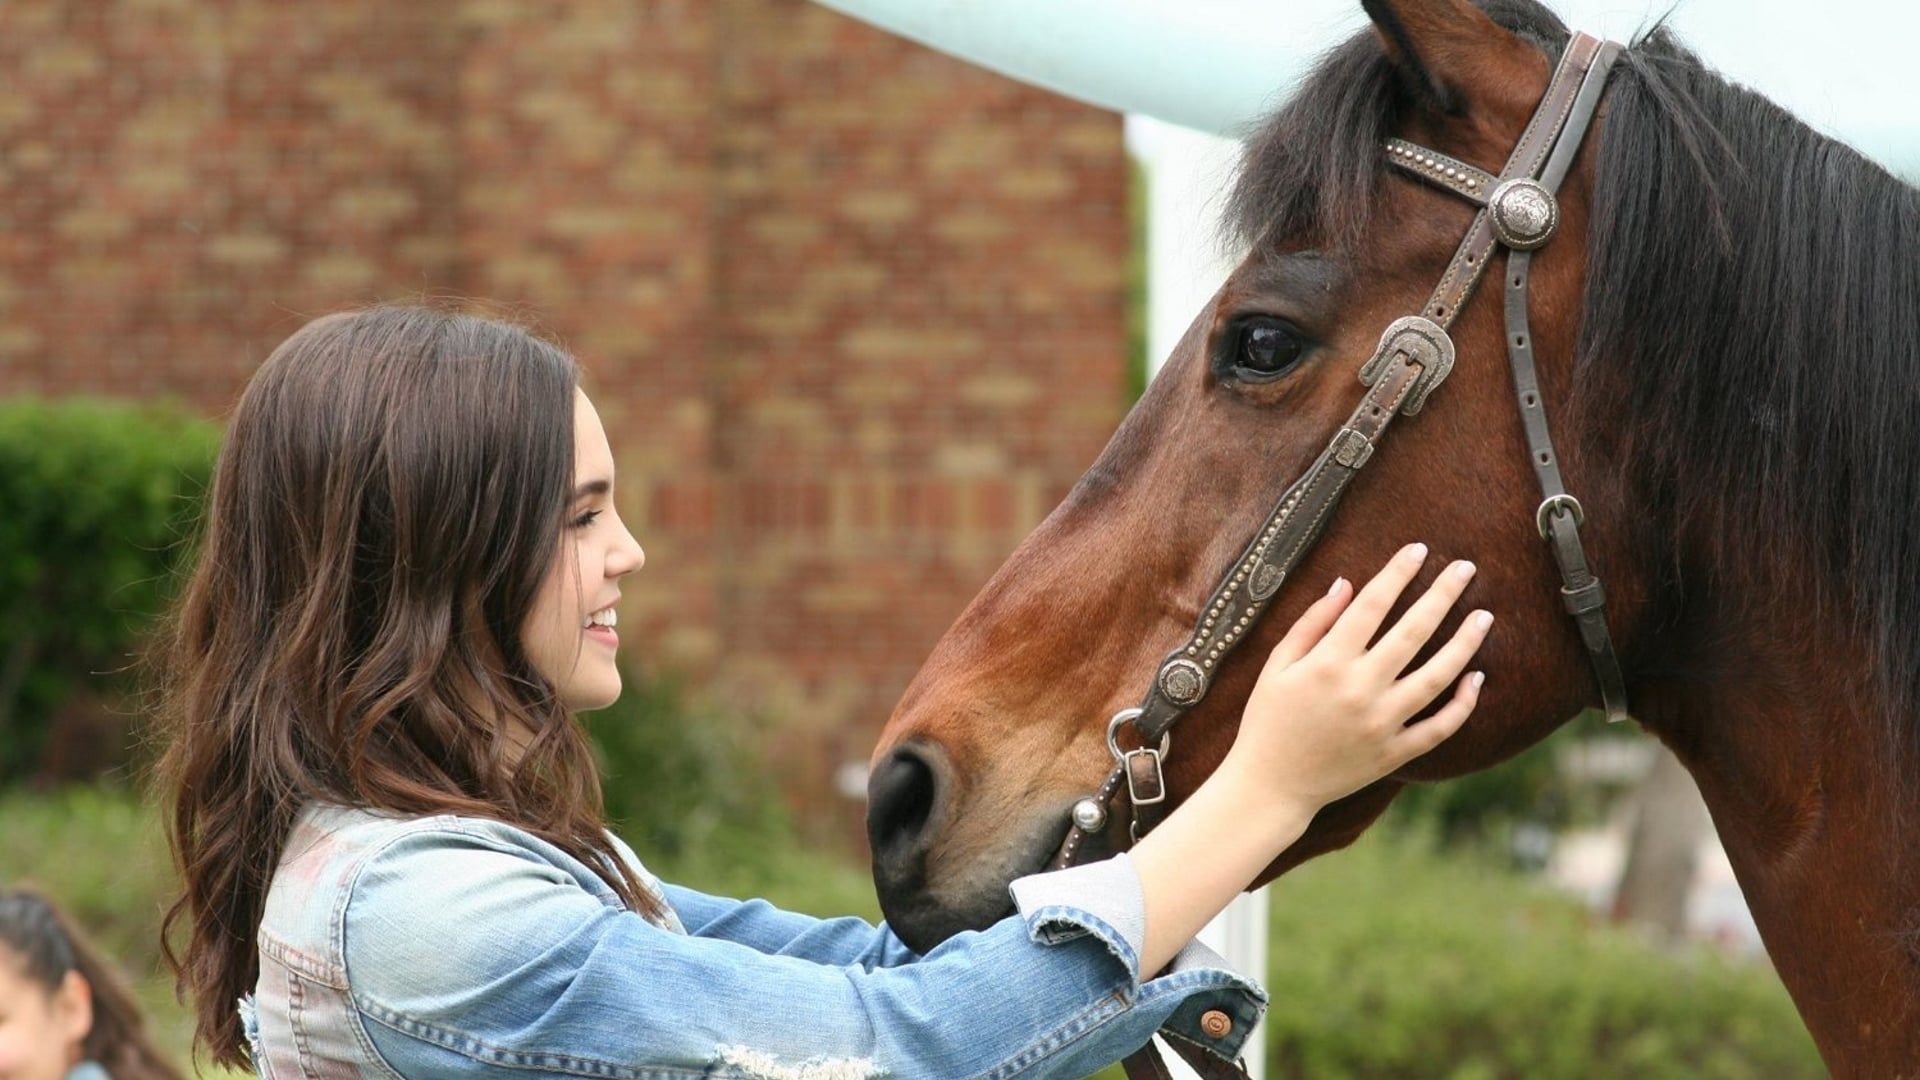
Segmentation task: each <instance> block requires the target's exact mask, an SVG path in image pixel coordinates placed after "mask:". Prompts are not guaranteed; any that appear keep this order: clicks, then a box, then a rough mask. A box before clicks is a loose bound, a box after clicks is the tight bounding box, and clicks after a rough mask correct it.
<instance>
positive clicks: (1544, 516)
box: [1506, 42, 1627, 722]
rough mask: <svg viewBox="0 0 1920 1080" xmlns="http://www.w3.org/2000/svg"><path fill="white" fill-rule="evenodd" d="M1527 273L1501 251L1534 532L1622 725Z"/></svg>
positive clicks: (1622, 703)
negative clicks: (1556, 441)
mask: <svg viewBox="0 0 1920 1080" xmlns="http://www.w3.org/2000/svg"><path fill="white" fill-rule="evenodd" d="M1619 55H1620V46H1619V45H1617V44H1615V43H1613V42H1607V43H1606V44H1605V45H1604V46H1602V47H1601V48H1600V50H1599V51H1598V53H1597V55H1596V56H1595V59H1594V62H1593V65H1592V67H1591V68H1590V69H1589V70H1588V72H1587V74H1586V77H1585V78H1584V79H1583V80H1582V81H1581V84H1580V90H1579V93H1578V94H1577V95H1576V97H1575V101H1574V106H1573V114H1572V118H1571V119H1570V120H1569V121H1568V124H1567V130H1566V132H1565V133H1564V135H1563V137H1562V138H1561V140H1560V142H1559V143H1558V144H1557V145H1556V146H1555V147H1554V149H1553V156H1552V157H1551V158H1550V159H1549V160H1548V161H1547V163H1546V167H1545V169H1544V170H1542V172H1541V174H1540V184H1541V186H1542V187H1544V188H1546V189H1547V190H1548V191H1549V192H1555V191H1558V190H1559V187H1560V181H1561V180H1563V179H1564V178H1565V177H1566V174H1567V170H1568V169H1569V168H1570V167H1571V166H1572V164H1573V157H1574V154H1575V153H1576V152H1578V150H1579V147H1580V142H1581V139H1582V137H1583V136H1584V135H1585V134H1586V129H1587V124H1588V122H1589V121H1590V120H1591V119H1592V116H1593V112H1594V108H1595V106H1596V104H1597V103H1598V101H1599V97H1600V92H1601V89H1602V87H1604V86H1605V84H1606V80H1607V73H1608V71H1609V70H1610V69H1611V68H1612V66H1613V63H1614V61H1615V60H1616V59H1618V58H1619ZM1532 267H1533V253H1532V252H1530V251H1509V252H1507V275H1506V328H1507V362H1508V366H1509V367H1510V368H1511V369H1512V371H1513V389H1514V393H1515V394H1516V395H1517V396H1518V398H1519V402H1520V420H1521V423H1522V426H1523V427H1524V429H1525V431H1526V436H1527V461H1528V462H1529V463H1530V464H1531V465H1532V466H1533V471H1534V477H1535V479H1537V480H1538V481H1539V483H1540V497H1541V503H1540V511H1539V515H1538V517H1539V523H1540V531H1541V533H1542V538H1543V539H1545V540H1547V541H1548V542H1549V543H1550V544H1551V550H1552V552H1553V558H1554V562H1555V563H1556V564H1557V565H1558V566H1559V568H1560V579H1561V586H1560V596H1561V600H1562V602H1563V603H1564V604H1565V605H1566V608H1567V613H1568V614H1569V615H1571V616H1573V620H1574V625H1575V627H1576V628H1577V629H1578V630H1579V632H1580V642H1581V644H1582V645H1583V646H1584V647H1585V648H1586V650H1587V657H1588V659H1589V660H1590V661H1591V663H1592V665H1593V671H1594V676H1595V678H1596V679H1597V680H1598V681H1599V683H1600V699H1601V701H1602V702H1603V703H1604V704H1605V706H1606V711H1607V719H1608V720H1609V721H1614V722H1618V721H1621V720H1625V719H1626V718H1627V683H1626V678H1625V676H1624V675H1623V674H1622V673H1621V671H1620V658H1619V656H1618V654H1616V653H1615V652H1614V649H1613V639H1612V636H1611V635H1610V634H1609V633H1608V631H1607V617H1606V591H1605V590H1604V589H1602V588H1601V587H1600V581H1599V579H1598V578H1596V577H1594V575H1593V572H1592V570H1591V569H1590V568H1589V566H1588V562H1587V553H1586V549H1585V547H1584V546H1582V545H1581V543H1580V523H1579V517H1580V514H1579V512H1578V511H1576V510H1575V509H1574V507H1577V506H1578V505H1579V503H1578V502H1577V501H1576V500H1574V499H1572V497H1571V496H1570V495H1568V493H1567V488H1566V481H1565V480H1564V479H1563V478H1562V477H1561V475H1560V458H1559V455H1558V454H1556V453H1555V452H1554V449H1553V437H1552V436H1551V435H1550V434H1549V433H1548V429H1547V413H1546V403H1545V401H1544V399H1543V398H1542V396H1541V394H1540V379H1539V373H1538V372H1537V371H1536V370H1535V368H1534V363H1533V333H1532V330H1531V329H1530V327H1529V324H1528V320H1527V284H1528V281H1529V275H1530V273H1531V271H1532Z"/></svg>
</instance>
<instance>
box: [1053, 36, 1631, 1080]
mask: <svg viewBox="0 0 1920 1080" xmlns="http://www.w3.org/2000/svg"><path fill="white" fill-rule="evenodd" d="M1620 51H1621V46H1620V45H1618V44H1617V43H1615V42H1611V41H1607V42H1603V41H1601V40H1600V39H1598V38H1595V37H1593V36H1591V35H1588V34H1584V33H1576V34H1574V35H1573V37H1572V38H1571V40H1570V41H1569V42H1568V44H1567V47H1566V49H1565V51H1564V52H1563V53H1562V55H1561V58H1560V63H1559V65H1558V66H1557V67H1556V68H1555V69H1554V73H1553V79H1552V81H1551V82H1550V83H1549V84H1548V86H1547V92H1546V95H1545V96H1544V97H1542V98H1541V100H1540V104H1539V106H1538V107H1537V108H1536V109H1535V111H1534V114H1533V118H1532V120H1530V121H1529V122H1528V124H1527V127H1526V130H1525V131H1524V132H1522V133H1521V136H1520V141H1519V143H1518V144H1517V145H1516V146H1515V147H1514V150H1513V153H1512V155H1511V156H1510V157H1509V158H1508V159H1507V163H1506V166H1505V167H1504V168H1503V169H1501V171H1500V175H1499V176H1492V175H1490V174H1488V173H1486V172H1484V171H1482V170H1480V169H1477V168H1475V167H1474V166H1472V165H1469V164H1466V163H1465V162H1462V161H1458V160H1455V159H1454V158H1451V157H1448V156H1447V155H1445V154H1442V153H1439V152H1437V151H1434V150H1429V149H1427V148H1425V147H1422V146H1418V145H1416V144H1414V143H1410V142H1407V141H1405V140H1403V139H1389V140H1387V142H1386V144H1385V146H1384V147H1383V153H1385V155H1386V159H1387V161H1388V162H1389V163H1391V164H1392V165H1394V166H1396V167H1398V168H1399V169H1401V170H1403V171H1404V172H1407V173H1409V174H1411V175H1413V176H1416V177H1418V178H1420V179H1421V180H1424V181H1426V182H1428V183H1430V184H1433V185H1434V186H1436V187H1439V188H1440V189H1442V190H1444V191H1448V192H1451V193H1453V194H1455V195H1457V196H1459V197H1461V198H1463V199H1465V200H1467V201H1468V202H1471V203H1473V204H1474V205H1475V206H1476V207H1478V210H1477V212H1476V213H1475V214H1474V217H1473V224H1472V225H1471V226H1470V227H1469V228H1468V230H1467V235H1466V237H1465V239H1463V240H1462V241H1461V242H1460V247H1459V249H1458V250H1456V251H1455V252H1454V256H1453V260H1452V261H1451V262H1450V263H1449V264H1448V266H1447V270H1446V273H1445V274H1444V275H1442V277H1441V278H1440V284H1439V285H1438V287H1436V288H1435V289H1434V291H1433V295H1432V296H1431V297H1430V298H1429V299H1428V300H1427V304H1426V306H1425V307H1424V308H1422V309H1421V312H1420V314H1418V315H1409V316H1406V317H1405V318H1401V319H1397V320H1395V321H1394V322H1393V323H1392V324H1390V325H1389V326H1388V327H1387V329H1386V332H1385V333H1384V334H1382V335H1381V338H1380V345H1379V347H1378V348H1377V349H1376V350H1375V351H1374V354H1373V356H1372V357H1371V358H1369V359H1368V360H1367V362H1366V363H1364V364H1362V365H1361V367H1360V372H1359V376H1360V383H1361V385H1363V386H1366V387H1367V388H1368V391H1367V393H1366V395H1365V396H1364V397H1363V398H1362V399H1361V401H1360V404H1359V406H1358V407H1356V408H1355V409H1354V411H1353V413H1352V415H1351V416H1349V417H1348V418H1347V421H1346V423H1345V424H1343V425H1341V427H1340V429H1339V431H1338V432H1336V433H1335V434H1334V436H1333V438H1332V440H1331V441H1330V442H1329V443H1328V444H1327V447H1326V449H1324V450H1323V451H1321V453H1320V455H1319V456H1318V457H1317V458H1315V459H1314V461H1313V463H1312V464H1311V465H1310V466H1308V468H1307V471H1306V472H1305V474H1304V475H1302V476H1301V477H1300V478H1299V479H1298V480H1296V481H1294V483H1293V485H1292V486H1291V487H1289V488H1287V490H1286V492H1285V493H1284V494H1282V495H1281V496H1280V500H1279V502H1278V503H1277V504H1276V505H1275V506H1274V508H1273V510H1272V512H1271V513H1269V514H1268V515H1267V518H1266V520H1265V521H1264V522H1263V523H1262V525H1261V527H1260V530H1259V532H1258V533H1256V534H1255V535H1254V537H1253V539H1252V541H1251V542H1249V543H1248V545H1247V547H1246V549H1245V550H1244V551H1243V552H1242V553H1241V555H1240V557H1239V558H1238V559H1236V560H1235V561H1234V562H1233V564H1232V565H1231V566H1229V567H1228V568H1227V570H1226V572H1225V573H1224V574H1223V575H1222V576H1221V579H1220V583H1219V585H1218V586H1216V587H1215V589H1214V591H1213V594H1212V595H1211V596H1210V597H1208V600H1207V604H1206V607H1205V608H1204V609H1203V610H1202V612H1201V615H1200V619H1199V621H1198V622H1197V623H1196V624H1195V626H1194V628H1193V631H1192V632H1191V633H1190V634H1189V635H1188V637H1187V639H1186V640H1185V641H1184V642H1182V643H1181V644H1180V646H1179V647H1178V648H1176V649H1175V650H1174V651H1173V652H1172V653H1170V654H1168V655H1167V657H1166V658H1165V659H1164V660H1162V661H1161V664H1160V667H1159V670H1158V671H1157V672H1156V673H1155V676H1154V679H1153V684H1152V686H1151V687H1149V689H1148V691H1147V695H1146V698H1145V699H1144V700H1143V701H1142V702H1141V703H1140V704H1139V705H1138V706H1136V707H1134V708H1129V709H1123V710H1121V711H1120V712H1119V713H1117V714H1115V715H1114V717H1113V718H1112V719H1111V720H1110V721H1108V724H1107V745H1108V748H1109V750H1110V751H1111V752H1112V754H1113V757H1114V767H1113V770H1112V771H1111V772H1109V773H1108V775H1107V778H1106V781H1105V782H1104V783H1103V784H1102V785H1101V786H1100V788H1099V790H1098V791H1097V792H1095V793H1094V794H1093V795H1092V796H1089V797H1088V798H1085V799H1082V800H1080V801H1079V802H1078V803H1075V804H1074V807H1073V814H1072V817H1073V824H1072V827H1071V828H1069V829H1068V830H1067V836H1066V839H1065V840H1064V841H1063V842H1062V843H1061V845H1060V850H1059V852H1058V853H1057V854H1056V855H1055V856H1054V859H1053V863H1052V865H1053V867H1055V868H1061V867H1066V866H1071V865H1073V864H1074V863H1075V862H1076V861H1078V858H1079V856H1080V849H1081V844H1082V842H1083V841H1084V840H1085V838H1086V837H1088V836H1091V835H1096V834H1098V833H1101V832H1103V831H1104V830H1105V829H1106V828H1107V824H1108V820H1109V817H1108V815H1109V810H1108V808H1109V806H1110V805H1111V804H1112V802H1113V800H1114V799H1115V798H1116V797H1117V796H1118V795H1119V793H1120V791H1121V789H1122V788H1123V787H1124V788H1125V790H1126V793H1127V802H1128V805H1129V806H1130V807H1131V816H1132V820H1131V821H1130V823H1129V833H1130V835H1131V837H1132V839H1133V840H1135V841H1138V840H1139V839H1140V837H1141V836H1142V835H1144V834H1145V833H1146V832H1147V830H1149V829H1151V828H1152V827H1153V826H1154V825H1155V824H1157V823H1158V821H1159V820H1160V818H1161V816H1163V814H1164V808H1165V804H1166V778H1165V775H1164V773H1163V770H1162V760H1163V759H1164V758H1165V756H1166V754H1167V752H1168V750H1169V749H1170V748H1171V744H1172V736H1171V734H1170V729H1171V728H1172V727H1173V725H1174V723H1175V722H1176V721H1178V720H1179V719H1180V718H1181V717H1182V716H1184V715H1186V714H1187V712H1188V711H1190V710H1191V709H1192V708H1193V707H1194V706H1195V705H1198V704H1199V703H1200V701H1201V699H1203V698H1204V697H1205V696H1206V694H1207V690H1208V688H1209V687H1210V686H1211V685H1212V683H1213V679H1214V677H1215V675H1216V674H1217V672H1218V671H1219V669H1220V666H1221V664H1222V663H1223V662H1224V660H1225V658H1226V656H1227V654H1228V653H1229V652H1231V651H1232V649H1233V648H1234V646H1236V645H1238V644H1239V643H1240V642H1242V641H1243V640H1245V639H1246V637H1247V635H1248V633H1249V632H1250V631H1251V629H1252V627H1253V625H1254V624H1255V623H1256V622H1258V621H1259V619H1260V616H1261V615H1262V614H1263V613H1265V611H1266V609H1267V607H1268V605H1269V604H1270V602H1271V601H1272V599H1273V598H1274V596H1275V595H1277V594H1278V593H1279V591H1280V587H1281V586H1282V585H1283V584H1284V583H1285V582H1286V579H1287V576H1288V574H1290V573H1291V572H1292V570H1293V569H1294V567H1295V566H1297V565H1299V562H1300V560H1301V558H1302V557H1303V556H1304V555H1305V554H1306V552H1307V551H1309V550H1310V549H1311V548H1312V546H1313V544H1314V542H1315V541H1317V540H1318V539H1319V537H1320V534H1321V533H1322V532H1323V531H1324V530H1325V527H1326V523H1327V519H1328V518H1329V517H1330V516H1331V515H1332V513H1333V510H1334V508H1335V507H1336V506H1337V505H1338V504H1339V501H1340V498H1341V496H1342V495H1343V494H1344V493H1345V491H1346V487H1347V485H1348V483H1350V482H1351V481H1352V479H1353V477H1354V476H1355V475H1357V474H1358V473H1359V471H1360V469H1361V468H1362V467H1363V466H1365V465H1366V463H1367V459H1368V458H1370V457H1371V456H1372V455H1373V451H1374V448H1375V447H1376V446H1377V445H1378V444H1379V441H1380V439H1381V438H1382V436H1384V435H1385V433H1386V429H1387V425H1388V424H1389V423H1391V422H1392V420H1393V418H1394V417H1395V416H1398V415H1406V416H1413V415H1416V414H1417V413H1419V412H1420V410H1421V409H1422V408H1423V407H1424V406H1425V405H1426V403H1427V400H1428V398H1429V396H1430V395H1431V394H1432V393H1433V391H1434V390H1435V389H1436V388H1438V387H1439V385H1440V384H1441V382H1443V381H1444V380H1445V379H1446V377H1447V374H1448V373H1449V372H1450V371H1451V370H1452V369H1453V364H1454V347H1453V339H1452V338H1451V337H1449V336H1448V334H1447V330H1448V328H1449V327H1451V326H1452V325H1453V322H1454V320H1455V319H1456V318H1458V316H1459V314H1460V309H1461V308H1462V307H1464V306H1465V305H1466V303H1467V301H1468V299H1469V298H1470V297H1472V295H1473V291H1474V289H1475V287H1476V286H1477V285H1478V284H1479V282H1480V279H1481V278H1482V276H1483V275H1484V274H1485V273H1486V271H1487V265H1488V263H1489V262H1490V261H1491V256H1492V254H1493V249H1494V246H1495V245H1496V244H1497V245H1499V246H1500V247H1502V248H1504V249H1505V250H1506V273H1505V278H1504V281H1505V287H1504V292H1505V294H1506V307H1505V319H1506V341H1507V360H1508V363H1509V366H1510V367H1511V368H1512V371H1513V382H1514V392H1515V394H1516V395H1517V397H1518V400H1519V405H1520V416H1521V420H1522V423H1523V425H1524V427H1525V430H1526V439H1527V448H1528V460H1529V462H1530V463H1531V464H1532V466H1533V470H1534V473H1535V476H1536V478H1537V479H1538V480H1539V482H1540V493H1541V502H1540V505H1539V507H1538V509H1537V510H1535V512H1534V522H1533V524H1534V526H1535V528H1536V529H1537V530H1538V531H1539V533H1540V536H1541V539H1543V540H1544V541H1546V542H1547V543H1548V545H1549V546H1550V549H1551V551H1552V552H1553V557H1554V561H1555V563H1556V564H1557V565H1558V566H1559V569H1560V575H1561V579H1562V581H1561V587H1560V596H1561V600H1562V602H1563V603H1564V605H1565V606H1566V609H1567V612H1568V614H1570V615H1571V616H1572V617H1573V620H1574V623H1575V625H1576V627H1577V628H1578V630H1579V633H1580V638H1581V642H1582V644H1583V645H1584V646H1585V648H1586V650H1587V654H1588V657H1589V659H1590V660H1591V661H1592V664H1593V668H1594V674H1595V676H1596V678H1597V679H1598V681H1599V684H1600V694H1601V699H1602V701H1603V702H1604V703H1605V705H1606V711H1607V718H1608V719H1609V720H1615V721H1617V720H1621V719H1624V718H1625V717H1626V715H1627V695H1626V683H1625V680H1624V678H1623V676H1622V675H1621V671H1620V661H1619V658H1618V657H1617V656H1616V655H1615V653H1614V650H1613V643H1612V640H1611V638H1610V636H1609V635H1608V633H1607V622H1606V615H1605V609H1604V604H1605V593H1604V592H1603V591H1602V589H1601V587H1600V582H1599V579H1597V578H1596V577H1594V575H1593V573H1592V570H1591V569H1590V568H1589V565H1588V561H1587V557H1586V550H1585V548H1584V547H1583V546H1582V544H1581V542H1580V525H1581V524H1582V522H1584V520H1585V511H1584V510H1583V509H1582V508H1581V506H1580V502H1579V500H1577V499H1575V498H1574V497H1573V496H1572V495H1571V494H1569V493H1568V492H1567V490H1566V485H1565V483H1564V481H1563V480H1562V478H1561V475H1560V465H1559V458H1558V457H1557V456H1556V455H1555V453H1554V450H1553V441H1552V439H1551V438H1550V437H1549V435H1548V432H1547V420H1546V413H1545V406H1544V404H1543V402H1542V401H1541V396H1540V387H1539V380H1538V377H1537V375H1536V373H1535V370H1534V363H1533V337H1532V334H1531V332H1530V330H1529V327H1528V324H1527V282H1528V275H1529V272H1530V269H1531V264H1532V257H1533V256H1532V253H1533V252H1534V251H1535V250H1536V249H1538V248H1539V247H1541V246H1542V245H1544V244H1545V243H1546V242H1547V241H1548V240H1549V239H1551V238H1552V236H1553V233H1554V230H1555V228H1556V227H1557V226H1558V224H1559V206H1558V203H1557V202H1556V200H1555V197H1554V193H1555V192H1557V191H1558V190H1559V187H1560V182H1561V181H1562V180H1563V179H1564V178H1565V177H1566V174H1567V170H1568V169H1569V168H1571V166H1572V164H1573V158H1574V155H1575V154H1576V153H1578V151H1579V148H1580V143H1581V141H1582V139H1583V138H1584V137H1585V135H1586V130H1587V127H1588V124H1589V122H1590V121H1591V120H1592V119H1593V114H1594V112H1595V110H1596V109H1597V107H1598V105H1599V101H1600V95H1601V92H1602V90H1603V89H1604V88H1605V86H1606V81H1607V75H1608V72H1609V71H1610V70H1611V68H1612V66H1613V63H1614V61H1615V60H1616V59H1618V57H1619V55H1620ZM1129 724H1130V725H1131V726H1132V727H1133V729H1134V731H1135V733H1136V734H1137V736H1138V741H1139V748H1138V749H1132V750H1128V749H1123V748H1122V746H1121V742H1120V731H1121V729H1122V728H1123V727H1126V726H1128V725H1129ZM1175 1047H1176V1049H1177V1050H1179V1051H1180V1053H1181V1056H1182V1057H1184V1058H1186V1059H1187V1061H1188V1062H1189V1063H1190V1064H1192V1065H1193V1066H1194V1068H1195V1069H1196V1070H1198V1071H1199V1072H1200V1073H1201V1075H1202V1076H1206V1077H1239V1076H1244V1075H1245V1074H1244V1072H1243V1071H1242V1070H1241V1069H1239V1068H1237V1067H1234V1066H1228V1065H1226V1064H1224V1063H1223V1062H1221V1061H1220V1059H1218V1058H1215V1057H1211V1056H1209V1055H1208V1054H1206V1053H1205V1052H1203V1051H1201V1050H1200V1048H1199V1047H1198V1046H1197V1045H1196V1046H1193V1047H1191V1048H1190V1047H1188V1046H1186V1045H1183V1044H1180V1043H1176V1044H1175ZM1124 1064H1125V1065H1126V1070H1127V1075H1128V1076H1129V1077H1133V1078H1135V1080H1140V1078H1143V1077H1166V1076H1168V1075H1169V1074H1168V1073H1167V1072H1166V1066H1165V1064H1164V1063H1163V1062H1162V1061H1161V1060H1160V1058H1159V1055H1158V1054H1157V1053H1156V1052H1154V1050H1153V1045H1152V1044H1151V1043H1149V1044H1148V1045H1147V1046H1146V1047H1144V1048H1143V1049H1142V1051H1141V1052H1139V1053H1137V1054H1135V1055H1133V1056H1131V1057H1129V1058H1128V1059H1127V1060H1126V1062H1125V1063H1124Z"/></svg>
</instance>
